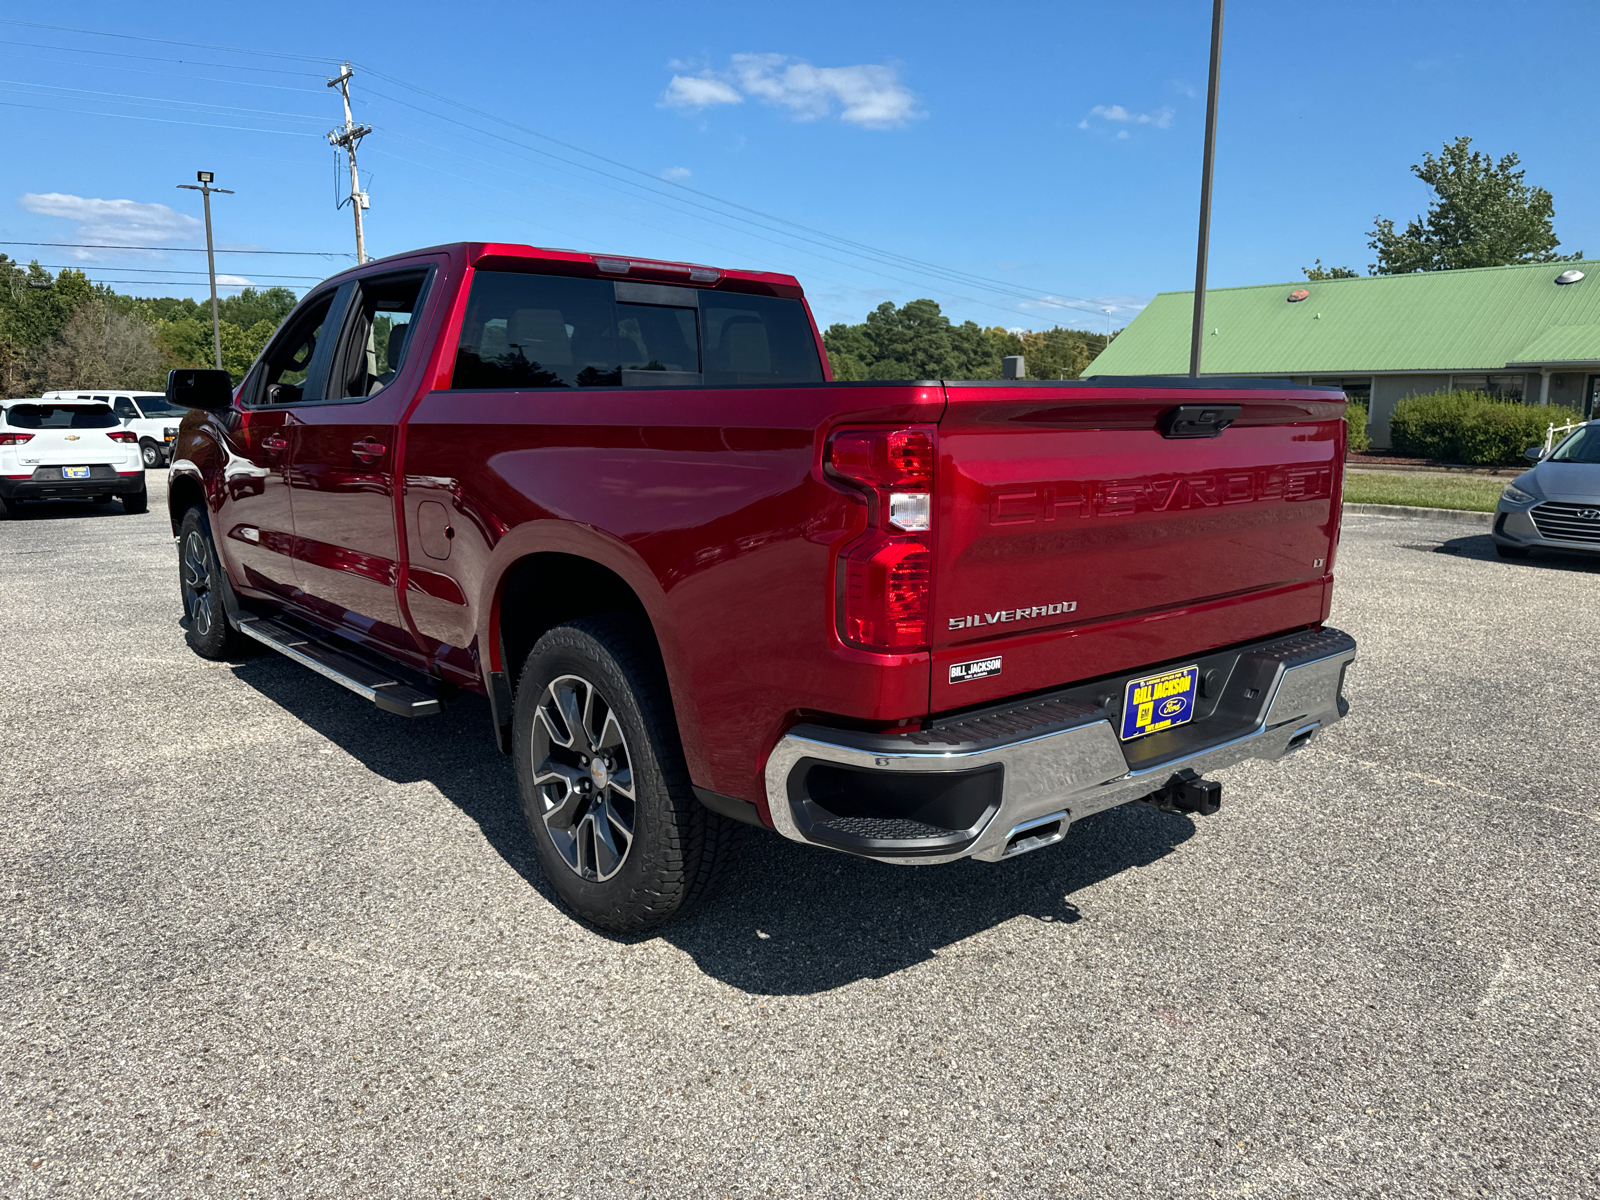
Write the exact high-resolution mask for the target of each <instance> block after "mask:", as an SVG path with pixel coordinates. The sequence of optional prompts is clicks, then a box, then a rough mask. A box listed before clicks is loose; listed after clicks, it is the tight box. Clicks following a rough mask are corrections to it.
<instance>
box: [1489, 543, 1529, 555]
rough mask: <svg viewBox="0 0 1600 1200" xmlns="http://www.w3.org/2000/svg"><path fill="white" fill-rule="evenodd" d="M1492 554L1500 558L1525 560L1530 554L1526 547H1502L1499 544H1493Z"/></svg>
mask: <svg viewBox="0 0 1600 1200" xmlns="http://www.w3.org/2000/svg"><path fill="white" fill-rule="evenodd" d="M1494 552H1495V553H1496V554H1498V555H1499V556H1500V557H1501V558H1527V557H1528V555H1529V553H1530V551H1529V550H1528V548H1527V547H1526V546H1503V545H1501V544H1500V543H1499V542H1496V543H1495V544H1494Z"/></svg>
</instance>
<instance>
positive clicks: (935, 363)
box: [822, 300, 1105, 382]
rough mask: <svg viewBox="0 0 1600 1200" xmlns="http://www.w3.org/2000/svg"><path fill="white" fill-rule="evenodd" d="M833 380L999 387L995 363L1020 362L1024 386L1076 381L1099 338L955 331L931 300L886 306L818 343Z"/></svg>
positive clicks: (965, 327) (1101, 343) (968, 327)
mask: <svg viewBox="0 0 1600 1200" xmlns="http://www.w3.org/2000/svg"><path fill="white" fill-rule="evenodd" d="M822 341H823V344H824V345H825V346H826V347H827V348H828V361H829V362H830V363H831V364H832V366H833V377H834V378H835V379H837V380H839V381H841V382H848V381H851V380H860V379H998V378H1000V359H1001V358H1002V357H1003V356H1005V355H1008V354H1021V355H1024V356H1025V358H1026V363H1027V368H1028V377H1029V378H1030V379H1076V378H1077V377H1078V376H1079V374H1081V373H1082V371H1083V369H1084V367H1086V366H1088V365H1089V362H1090V361H1091V360H1092V359H1093V358H1094V356H1095V355H1096V354H1098V353H1099V352H1100V351H1101V350H1102V349H1104V348H1105V338H1104V337H1102V336H1100V335H1099V334H1093V333H1086V332H1084V331H1083V330H1080V329H1061V328H1056V329H1047V330H1040V331H1031V330H1030V331H1026V332H1023V333H1020V334H1018V333H1013V332H1011V331H1010V330H1007V329H1001V328H998V327H997V328H993V329H985V328H983V327H982V326H980V325H978V324H977V323H976V322H974V321H964V322H962V323H961V324H960V325H953V324H951V322H950V318H948V317H946V316H945V315H944V314H943V313H942V312H940V311H939V306H938V305H937V304H936V303H934V302H933V301H932V300H912V301H909V302H907V303H906V304H904V305H902V306H901V307H899V308H896V307H895V306H894V305H893V304H892V303H889V302H887V301H886V302H884V303H883V304H880V305H878V307H877V308H876V309H874V310H873V311H872V312H870V313H868V314H867V319H866V320H865V321H864V322H863V323H861V324H860V325H845V324H837V325H832V326H830V327H829V328H828V331H827V333H825V334H824V335H823V338H822Z"/></svg>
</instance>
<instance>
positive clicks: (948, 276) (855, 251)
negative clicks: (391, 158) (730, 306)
mask: <svg viewBox="0 0 1600 1200" xmlns="http://www.w3.org/2000/svg"><path fill="white" fill-rule="evenodd" d="M0 24H8V25H16V26H21V27H26V28H34V29H49V30H53V31H56V32H64V33H73V34H81V35H86V36H98V37H112V38H120V39H124V40H128V41H137V42H146V43H150V44H154V45H169V46H181V47H186V48H190V49H203V50H212V51H217V52H220V53H225V54H245V55H258V56H264V57H268V58H277V59H284V60H288V61H295V62H314V63H327V62H332V61H333V60H332V59H330V58H325V57H319V56H314V55H301V54H287V53H282V52H279V51H269V50H258V49H251V48H245V47H238V46H219V45H215V44H213V43H205V42H187V41H180V40H177V39H172V38H155V37H147V36H142V35H139V34H126V33H108V32H105V31H102V30H92V29H81V28H76V27H71V26H60V25H50V24H46V23H43V22H36V21H19V20H15V19H10V18H0ZM69 52H70V51H69ZM101 53H104V52H101ZM362 69H363V70H366V71H367V72H368V73H369V74H372V75H374V76H376V77H378V78H380V79H384V80H387V81H388V82H390V83H393V84H395V85H396V86H399V87H403V88H406V89H408V90H409V91H412V92H415V93H417V94H419V95H422V96H427V97H429V98H430V99H433V100H436V101H438V102H440V103H442V104H447V105H450V106H452V107H454V108H457V109H460V110H462V111H464V112H468V113H472V114H473V115H475V116H479V117H482V118H485V119H487V120H490V121H494V122H496V123H498V124H501V125H504V126H506V127H508V128H511V129H515V130H517V131H519V132H521V133H525V134H528V135H529V136H532V137H536V138H539V139H540V140H542V141H545V142H548V143H550V144H552V145H556V146H560V147H562V148H563V149H567V150H570V151H573V152H574V153H577V154H581V155H585V156H587V157H589V158H592V159H594V160H596V161H597V162H603V163H606V164H608V165H610V166H613V167H616V168H618V169H620V170H623V171H627V172H629V173H631V174H633V175H637V176H639V177H640V178H641V179H644V180H648V181H650V186H648V187H646V186H645V185H644V184H643V183H639V182H636V181H634V180H626V179H619V178H617V177H616V176H612V175H610V173H609V172H605V171H601V170H599V169H598V168H596V167H593V166H590V165H588V164H587V163H581V162H573V161H572V160H570V159H564V158H562V157H561V156H560V155H554V154H551V153H550V152H549V151H546V150H539V149H537V148H536V147H532V146H521V147H520V148H521V149H524V150H527V151H529V152H531V153H535V154H539V155H541V156H544V157H547V158H551V159H554V160H555V161H559V162H565V163H567V164H568V165H569V166H573V167H576V168H578V169H579V170H584V171H588V172H591V173H593V174H596V175H600V176H602V177H606V178H611V179H614V180H615V181H616V182H618V183H624V184H628V185H630V186H632V187H634V188H637V189H638V190H639V192H642V193H643V194H644V195H643V198H645V199H647V200H651V201H653V202H654V203H658V204H660V203H663V202H664V201H668V200H678V201H679V202H680V203H687V204H689V205H691V206H693V207H696V208H704V209H706V211H709V212H714V213H717V215H720V216H723V217H728V218H731V219H733V220H737V221H740V222H742V223H744V224H749V225H752V226H754V227H755V228H758V229H766V230H767V231H768V232H769V233H778V234H780V235H782V234H787V236H789V237H791V238H795V239H796V240H799V241H807V242H813V241H814V239H813V238H811V237H802V236H800V234H812V235H815V236H816V237H820V238H823V239H826V240H825V241H824V242H814V244H817V245H828V246H831V248H834V249H837V250H840V251H842V252H844V253H846V254H850V255H852V256H853V257H856V258H861V259H864V260H867V261H875V262H877V263H879V264H880V265H883V266H895V267H898V268H899V269H901V270H907V269H909V270H911V271H913V272H917V273H923V274H927V275H929V276H931V277H934V278H939V279H942V280H944V281H946V282H951V283H957V284H958V285H960V286H965V287H974V286H976V287H978V288H980V289H982V290H984V291H989V292H993V293H996V294H999V295H1006V296H1013V297H1016V298H1019V299H1022V300H1025V301H1028V302H1030V303H1034V304H1043V305H1046V306H1048V307H1052V308H1065V309H1070V310H1075V311H1098V310H1101V309H1103V307H1104V306H1103V305H1102V304H1098V303H1096V302H1095V301H1092V300H1088V299H1086V298H1084V297H1080V296H1069V295H1065V294H1062V293H1050V292H1044V291H1038V292H1023V291H1020V290H1018V289H1017V288H1016V287H1015V285H1013V284H1009V283H1006V282H1003V281H1001V280H996V279H992V278H989V277H987V276H981V275H977V274H974V273H972V272H968V271H962V270H959V269H957V268H950V267H942V266H940V265H939V264H937V263H932V262H928V261H927V260H924V259H918V258H914V257H912V256H910V255H904V254H900V253H898V252H895V251H889V250H883V249H881V248H879V247H875V246H872V245H870V244H868V243H865V242H859V241H856V240H854V239H850V238H844V237H840V236H839V235H836V234H830V233H827V232H826V231H824V230H820V229H815V228H813V227H811V226H808V225H804V224H802V223H800V222H797V221H792V220H789V219H788V218H786V217H780V216H776V215H774V214H770V213H766V212H763V211H762V210H760V209H756V208H753V207H751V206H748V205H743V204H739V203H737V202H735V201H731V200H724V199H722V198H720V197H718V196H715V195H713V194H711V193H709V192H704V191H701V190H700V189H698V188H692V187H689V186H688V185H686V184H681V183H676V182H673V181H670V180H660V178H659V177H658V176H656V175H655V174H654V173H652V172H650V171H646V170H644V169H642V168H639V167H635V166H633V165H631V164H629V163H624V162H622V161H620V160H617V159H613V158H609V157H607V156H606V155H603V154H599V153H596V152H595V151H592V150H587V149H585V148H583V147H581V146H578V145H575V144H573V143H570V142H565V141H563V140H561V139H560V138H555V137H552V136H550V135H549V134H545V133H541V132H539V131H538V130H535V129H529V128H528V127H526V126H522V125H518V124H517V123H516V122H514V121H509V120H507V119H505V118H504V117H500V116H496V115H495V114H493V113H489V112H485V111H483V110H481V109H477V108H473V107H472V106H471V105H467V104H463V103H462V102H461V101H458V100H454V99H452V98H450V97H448V96H442V95H440V94H438V93H435V92H431V91H429V90H427V89H426V88H421V87H418V86H417V85H415V84H412V83H407V82H406V81H404V80H402V79H399V78H397V77H395V76H392V75H388V74H386V73H384V72H381V71H377V70H375V69H373V68H371V67H366V66H363V67H362ZM373 94H375V95H376V94H377V93H373ZM385 98H386V99H389V100H391V101H393V102H395V103H399V104H402V105H405V106H406V107H409V108H413V109H415V110H416V111H419V112H422V113H425V114H426V115H429V116H432V117H435V118H436V119H438V120H443V121H449V122H451V123H453V124H457V125H461V126H463V127H464V128H468V129H473V130H474V131H475V132H478V133H482V134H484V135H485V136H489V137H494V136H495V135H494V134H491V133H489V131H487V130H483V129H480V128H477V127H475V126H472V125H469V124H467V123H466V122H462V121H459V120H456V119H455V118H452V117H448V116H445V115H444V114H442V113H436V112H430V111H429V110H427V109H424V108H422V107H421V106H419V105H414V104H409V103H408V102H407V101H404V100H400V99H399V98H398V97H385ZM0 103H3V102H0ZM15 107H33V106H29V105H15ZM84 115H96V116H113V115H127V114H109V113H108V114H93V113H91V114H84ZM133 119H138V120H161V118H151V117H142V118H140V117H135V118H133ZM169 123H172V124H198V123H197V122H180V121H174V122H169ZM249 132H260V133H269V132H270V133H285V132H288V131H284V130H261V129H256V130H249ZM502 140H503V139H502ZM512 144H514V145H515V144H516V143H512ZM657 183H666V184H668V185H669V186H670V187H672V188H674V189H676V190H677V191H679V192H684V193H689V194H692V195H695V196H699V197H701V198H703V199H705V200H709V201H711V202H712V203H714V204H718V205H722V206H724V207H725V208H729V209H734V210H737V212H732V213H727V212H719V211H718V210H716V209H711V208H708V207H707V206H706V205H702V204H697V203H695V202H694V201H689V200H686V199H684V198H682V197H675V196H672V195H671V194H670V193H665V192H662V191H661V190H660V188H659V187H657V186H655V185H656V184H657ZM353 190H354V189H353ZM672 211H676V212H679V213H680V214H681V215H690V216H692V215H694V214H689V213H683V211H682V210H681V209H675V208H674V209H672ZM739 212H743V213H749V214H751V216H754V217H759V218H761V221H752V220H751V219H750V217H741V216H739V215H738V213H739ZM700 219H704V218H700ZM763 221H771V222H776V223H778V224H780V225H785V226H788V227H789V228H791V229H794V230H797V231H800V233H798V234H788V233H787V231H782V230H776V229H772V228H771V226H770V225H763V224H762V223H761V222H763ZM758 236H759V235H758ZM780 244H782V243H780ZM785 248H786V249H789V250H791V251H793V250H795V249H797V248H796V247H793V246H786V247H785ZM808 253H814V252H808ZM830 261H837V260H830ZM857 269H860V268H859V267H858V268H857ZM872 273H874V274H882V272H877V271H874V272H872ZM884 277H885V278H890V279H894V281H895V282H900V283H904V282H905V281H903V280H899V279H896V278H895V277H893V276H887V275H886V276H884ZM913 286H919V285H913ZM940 290H943V289H940ZM952 294H953V293H952ZM961 298H963V299H967V298H966V297H961ZM969 302H970V301H969ZM1084 306H1089V307H1088V308H1085V307H1084ZM993 307H1001V306H993ZM1116 307H1122V306H1120V305H1119V306H1116ZM1005 311H1007V312H1011V311H1013V310H1011V309H1005Z"/></svg>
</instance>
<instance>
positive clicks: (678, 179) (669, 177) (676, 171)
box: [661, 167, 694, 183]
mask: <svg viewBox="0 0 1600 1200" xmlns="http://www.w3.org/2000/svg"><path fill="white" fill-rule="evenodd" d="M693 174H694V172H693V171H691V170H689V168H688V167H668V168H667V169H666V170H665V171H663V172H661V178H663V179H665V180H666V181H667V182H668V183H682V182H683V181H684V180H685V179H687V178H689V176H691V175H693Z"/></svg>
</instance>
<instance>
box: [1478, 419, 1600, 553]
mask: <svg viewBox="0 0 1600 1200" xmlns="http://www.w3.org/2000/svg"><path fill="white" fill-rule="evenodd" d="M1527 456H1528V459H1529V461H1530V462H1533V463H1535V464H1537V465H1536V466H1535V467H1534V468H1533V470H1531V471H1527V472H1525V473H1524V474H1521V475H1518V476H1517V477H1516V478H1515V479H1514V480H1512V481H1511V483H1509V484H1507V485H1506V490H1505V491H1504V492H1502V493H1501V494H1500V506H1499V508H1498V509H1497V511H1496V512H1495V518H1494V548H1495V550H1496V551H1497V552H1498V553H1499V555H1500V557H1501V558H1527V557H1528V553H1529V551H1530V550H1532V549H1533V548H1534V547H1535V546H1538V547H1541V548H1543V549H1548V550H1567V551H1573V550H1577V551H1580V552H1581V551H1588V552H1589V553H1591V554H1600V420H1595V421H1587V422H1585V423H1584V424H1582V425H1579V426H1578V427H1577V428H1576V429H1574V430H1573V431H1572V432H1571V433H1569V434H1568V435H1567V436H1566V438H1565V439H1563V440H1562V441H1561V442H1560V443H1559V444H1558V445H1557V446H1556V447H1555V448H1554V449H1553V450H1551V451H1550V453H1549V454H1545V453H1544V448H1543V447H1542V446H1529V447H1528V451H1527Z"/></svg>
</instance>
